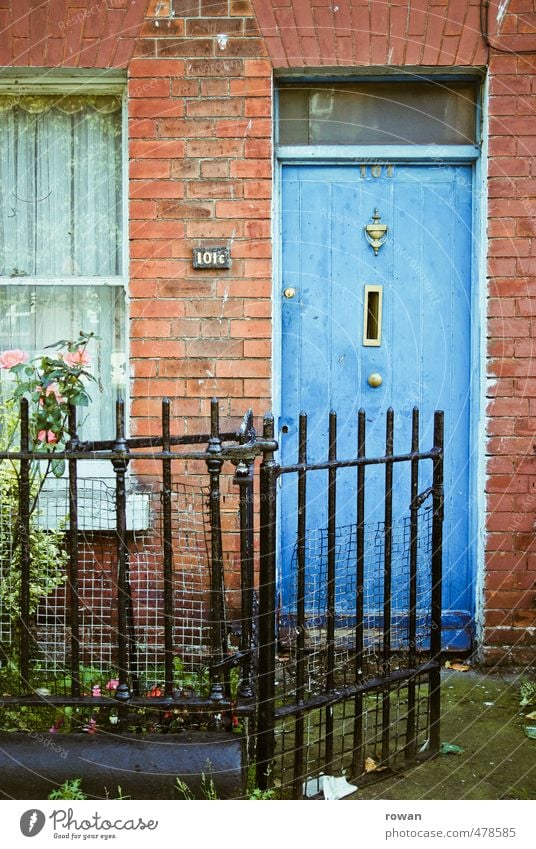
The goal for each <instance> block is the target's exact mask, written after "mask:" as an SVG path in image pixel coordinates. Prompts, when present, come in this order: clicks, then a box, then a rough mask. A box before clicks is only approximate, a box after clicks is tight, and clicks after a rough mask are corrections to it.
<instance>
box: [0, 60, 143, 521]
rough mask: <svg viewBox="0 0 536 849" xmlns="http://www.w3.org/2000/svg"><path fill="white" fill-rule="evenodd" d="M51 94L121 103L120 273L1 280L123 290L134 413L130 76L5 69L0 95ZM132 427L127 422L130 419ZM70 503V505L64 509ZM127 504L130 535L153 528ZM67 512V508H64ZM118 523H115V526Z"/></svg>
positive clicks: (82, 465) (133, 503)
mask: <svg viewBox="0 0 536 849" xmlns="http://www.w3.org/2000/svg"><path fill="white" fill-rule="evenodd" d="M36 92H38V93H39V94H43V95H45V94H50V95H54V94H56V95H60V96H61V95H68V94H69V95H71V94H80V95H83V96H85V95H87V96H88V97H89V96H91V95H118V96H121V98H122V109H121V163H122V164H121V180H122V203H121V245H120V253H121V274H120V275H108V276H103V277H59V278H58V277H53V278H46V277H30V276H29V277H20V278H18V277H6V276H0V285H3V286H17V285H19V286H47V285H48V286H71V287H77V286H113V287H121V288H122V289H123V292H124V298H125V327H124V338H125V363H126V369H125V393H124V394H125V405H126V408H127V409H129V401H130V392H129V383H130V381H129V369H128V364H129V362H130V356H129V355H130V350H129V347H130V338H129V332H128V329H129V297H128V267H129V253H128V197H129V191H128V121H127V117H128V114H127V75H126V72H118V71H115V70H111V71H110V70H99V71H98V72H95V71H94V70H87V69H80V70H79V71H76V73H73V72H72V71H64V70H62V69H54V70H43V71H40V72H38V73H36V72H35V70H34V69H33V68H18V69H16V68H4V69H2V70H1V71H0V96H2V95H8V94H16V95H23V94H27V95H28V94H36ZM127 423H128V417H127ZM78 468H79V477H80V481H81V485H82V486H83V478H95V479H99V480H101V481H104V482H105V483H106V484H108V485H110V484H112V482H113V480H114V473H113V469H112V466H111V463H110V462H109V461H99V460H88V461H87V462H85V461H80V462H79V464H78ZM50 497H53V498H54V501H55V506H56V507H58V506H60V507H61V510H60V511H59V512H65V514H66V515H67V513H68V497H67V492H65V494H64V493H63V492H58V493H57V494H54V496H52V495H51V496H50ZM64 502H65V505H64ZM128 502H129V503H128V504H127V524H128V527H129V530H140V529H144V528H147V527H148V524H149V506H148V498H147V495H146V494H144V493H136V492H133V493H131V494H130V495H129V498H128ZM58 503H59V505H58ZM64 507H65V509H64ZM112 524H113V523H112ZM81 527H82V528H83V529H84V530H111V529H112V525H111V524H110V518H109V515H104V513H100V512H99V511H98V510H96V511H93V512H92V513H91V514H90V515H89V516H87V515H86V517H85V518H84V519H82V525H81Z"/></svg>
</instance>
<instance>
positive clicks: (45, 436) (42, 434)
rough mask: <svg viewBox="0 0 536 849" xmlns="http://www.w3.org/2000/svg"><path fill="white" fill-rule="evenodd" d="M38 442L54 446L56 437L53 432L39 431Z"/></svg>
mask: <svg viewBox="0 0 536 849" xmlns="http://www.w3.org/2000/svg"><path fill="white" fill-rule="evenodd" d="M37 439H38V441H39V442H46V443H47V445H54V444H55V443H56V442H57V441H58V437H57V436H56V434H55V433H54V431H53V430H40V431H39V433H38V434H37Z"/></svg>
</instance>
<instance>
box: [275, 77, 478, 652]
mask: <svg viewBox="0 0 536 849" xmlns="http://www.w3.org/2000/svg"><path fill="white" fill-rule="evenodd" d="M301 81H302V82H303V79H302V80H301ZM480 82H481V99H480V103H481V104H482V105H481V106H479V107H477V109H478V111H477V119H480V120H479V121H478V123H479V126H480V127H481V128H485V127H486V121H485V120H484V119H485V118H486V112H485V109H486V104H487V87H486V80H482V78H480ZM401 84H402V85H403V83H401ZM274 114H275V117H274V121H275V122H276V121H277V106H276V109H275V110H274ZM481 136H482V137H481V140H480V144H479V145H370V146H369V145H318V146H316V145H309V146H305V145H303V146H302V145H295V146H294V145H293V146H290V145H289V146H287V145H280V146H277V145H276V144H275V143H274V163H273V180H274V189H273V196H272V245H273V253H272V260H273V271H272V304H273V307H272V309H273V315H272V375H271V376H272V404H273V411H274V419H275V423H276V438H278V435H279V421H280V418H281V387H282V368H283V363H282V355H281V348H282V322H281V314H282V290H283V280H282V257H281V249H282V200H281V196H282V183H283V179H282V176H283V174H282V172H283V168H284V166H285V165H289V164H293V165H310V164H315V165H330V164H339V165H343V164H348V165H350V164H353V165H355V166H358V165H360V164H366V165H376V164H378V165H381V164H401V163H403V164H411V165H441V164H444V165H449V166H450V165H471V166H472V193H473V221H472V225H473V246H472V256H471V260H472V262H471V316H472V321H471V324H472V326H471V340H470V357H471V383H470V397H471V412H470V435H469V455H470V456H469V464H470V466H469V508H470V509H469V546H470V550H469V573H470V574H471V576H472V591H471V600H472V609H471V611H470V612H471V614H472V617H473V638H474V639H475V640H476V642H477V643H478V642H479V641H480V636H481V630H482V607H483V605H482V596H483V583H484V539H485V487H484V481H485V442H484V440H482V439H481V438H480V437H481V434H482V433H483V432H484V431H483V423H484V417H485V409H486V393H485V385H484V381H483V379H482V378H483V376H484V375H485V374H486V371H485V352H486V348H485V340H486V334H485V330H486V311H485V310H486V297H485V296H486V292H485V287H484V285H483V283H484V281H485V279H486V251H485V246H486V228H485V222H486V212H487V194H486V190H487V186H486V181H487V168H486V164H487V137H486V134H485V133H484V132H483V131H482V134H481ZM276 545H277V563H278V568H279V564H280V563H281V557H280V536H279V535H278V537H277V541H276Z"/></svg>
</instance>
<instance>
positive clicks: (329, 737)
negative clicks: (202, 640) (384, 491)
mask: <svg viewBox="0 0 536 849" xmlns="http://www.w3.org/2000/svg"><path fill="white" fill-rule="evenodd" d="M328 460H329V462H330V463H332V462H333V463H335V462H336V461H337V413H336V412H335V411H334V410H331V411H330V414H329V446H328ZM336 545H337V468H336V466H330V468H329V471H328V562H327V582H326V584H327V585H326V643H327V651H326V655H327V657H326V660H327V670H326V692H327V693H331V692H332V691H333V690H334V688H335V619H336V592H335V591H336V587H335V576H336ZM333 731H334V708H333V705H328V706H327V707H326V757H325V760H326V771H327V772H328V773H329V774H331V772H332V771H333V765H332V762H333Z"/></svg>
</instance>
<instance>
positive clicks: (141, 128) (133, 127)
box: [128, 118, 156, 139]
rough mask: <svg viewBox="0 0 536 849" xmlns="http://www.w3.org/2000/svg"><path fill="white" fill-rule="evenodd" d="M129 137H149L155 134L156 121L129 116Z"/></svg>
mask: <svg viewBox="0 0 536 849" xmlns="http://www.w3.org/2000/svg"><path fill="white" fill-rule="evenodd" d="M128 135H129V137H130V138H138V139H150V138H154V137H155V136H156V121H153V120H152V119H151V118H130V119H129V122H128Z"/></svg>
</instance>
